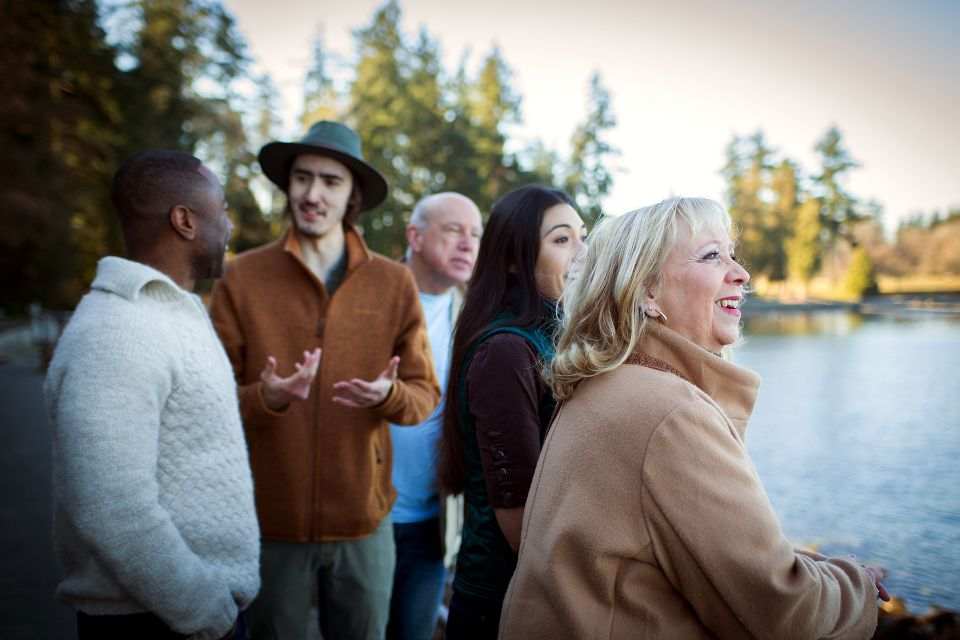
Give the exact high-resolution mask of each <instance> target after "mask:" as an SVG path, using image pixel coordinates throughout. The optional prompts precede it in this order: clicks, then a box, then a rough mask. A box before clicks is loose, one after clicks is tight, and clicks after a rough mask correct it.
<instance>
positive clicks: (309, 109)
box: [300, 33, 341, 130]
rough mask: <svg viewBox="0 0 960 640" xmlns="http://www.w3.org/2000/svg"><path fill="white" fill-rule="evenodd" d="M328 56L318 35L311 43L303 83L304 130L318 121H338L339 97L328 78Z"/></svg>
mask: <svg viewBox="0 0 960 640" xmlns="http://www.w3.org/2000/svg"><path fill="white" fill-rule="evenodd" d="M330 62H331V60H330V55H329V54H328V53H327V49H326V45H325V42H324V37H323V34H322V33H318V34H317V35H316V37H315V38H314V41H313V56H312V61H311V63H310V68H309V69H308V70H307V75H306V77H305V79H304V83H303V112H302V113H301V115H300V124H301V125H303V129H304V130H306V129H307V128H308V127H309V126H310V125H311V124H313V123H314V122H317V121H319V120H339V119H340V112H341V105H340V101H341V99H340V95H339V94H338V93H337V91H336V89H335V88H334V85H333V79H332V78H331V77H330Z"/></svg>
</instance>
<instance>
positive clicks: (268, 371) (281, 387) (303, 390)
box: [260, 349, 321, 411]
mask: <svg viewBox="0 0 960 640" xmlns="http://www.w3.org/2000/svg"><path fill="white" fill-rule="evenodd" d="M320 353H321V351H320V349H314V350H313V351H304V352H303V362H298V363H296V365H294V366H296V368H297V371H296V372H295V373H294V374H293V375H292V376H290V377H288V378H281V377H280V376H278V375H277V359H276V358H274V357H273V356H269V357H268V358H267V364H266V366H265V367H264V368H263V371H261V372H260V380H261V381H262V382H263V401H264V402H265V403H266V405H267V407H268V408H269V409H270V410H272V411H282V410H283V409H284V408H285V407H286V406H287V405H288V404H290V403H291V402H293V401H294V400H306V399H307V397H309V395H310V385H312V384H313V379H314V378H315V377H316V375H317V367H318V366H319V365H320Z"/></svg>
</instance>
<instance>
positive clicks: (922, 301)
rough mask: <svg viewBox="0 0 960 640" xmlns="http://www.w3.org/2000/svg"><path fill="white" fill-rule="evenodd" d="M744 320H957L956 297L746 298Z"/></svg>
mask: <svg viewBox="0 0 960 640" xmlns="http://www.w3.org/2000/svg"><path fill="white" fill-rule="evenodd" d="M742 311H743V315H744V316H745V317H750V316H759V315H766V314H777V313H812V312H825V311H826V312H849V313H858V314H861V315H866V316H871V315H872V316H895V317H901V318H909V317H916V316H940V317H948V318H960V295H958V294H903V293H895V294H882V295H875V296H868V297H865V298H864V299H863V300H861V301H859V302H844V301H840V300H817V299H809V300H804V301H797V302H792V301H791V302H786V301H782V300H778V299H776V298H762V297H759V296H756V297H750V298H748V299H747V300H746V302H745V303H744V305H743V309H742Z"/></svg>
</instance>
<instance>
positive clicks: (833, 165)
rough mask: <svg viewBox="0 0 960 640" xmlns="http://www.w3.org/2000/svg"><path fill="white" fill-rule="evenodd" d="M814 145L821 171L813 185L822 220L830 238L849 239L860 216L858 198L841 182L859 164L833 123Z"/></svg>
mask: <svg viewBox="0 0 960 640" xmlns="http://www.w3.org/2000/svg"><path fill="white" fill-rule="evenodd" d="M814 148H815V149H816V151H817V154H818V156H819V158H820V173H819V174H817V175H816V176H815V177H814V185H815V188H816V195H817V196H818V197H819V198H820V200H821V202H822V203H823V209H822V211H821V216H822V219H821V221H822V223H823V226H824V228H825V230H826V232H827V233H828V234H829V238H830V239H831V240H834V239H836V238H838V237H840V238H844V239H846V240H850V238H851V236H850V227H851V226H852V225H854V224H855V223H856V222H857V221H859V220H861V219H862V218H863V216H862V215H861V214H860V213H859V212H858V202H857V199H856V198H854V197H853V196H852V195H851V194H849V193H847V191H846V190H845V189H844V188H843V185H842V182H843V180H844V179H845V178H846V175H847V173H848V172H849V171H850V170H851V169H855V168H857V167H859V166H860V164H859V163H858V162H857V161H856V160H854V159H853V158H852V157H851V155H850V152H849V151H847V149H846V146H845V145H844V142H843V134H842V133H840V130H839V129H838V128H837V127H835V126H834V127H830V128H829V129H828V130H827V131H826V133H824V135H823V137H822V138H821V139H820V140H819V141H818V142H817V144H816V146H815V147H814Z"/></svg>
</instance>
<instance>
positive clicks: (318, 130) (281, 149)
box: [257, 120, 387, 211]
mask: <svg viewBox="0 0 960 640" xmlns="http://www.w3.org/2000/svg"><path fill="white" fill-rule="evenodd" d="M306 153H313V154H318V155H321V156H329V157H331V158H333V159H334V160H339V161H340V162H342V163H343V164H345V165H346V166H347V168H349V169H350V171H352V172H353V176H354V178H355V179H356V181H357V187H358V188H359V189H360V193H361V194H362V196H363V206H362V207H361V209H362V210H364V211H365V210H367V209H372V208H374V207H375V206H377V205H378V204H380V203H381V202H383V201H384V200H385V199H386V197H387V180H386V178H384V177H383V175H381V173H380V172H379V171H377V170H376V169H374V168H373V167H372V166H370V165H369V164H367V161H366V160H364V159H363V150H362V149H361V147H360V136H358V135H357V133H356V132H355V131H354V130H353V129H351V128H350V127H348V126H346V125H342V124H340V123H339V122H331V121H329V120H321V121H320V122H315V123H314V124H313V125H312V126H311V127H310V130H309V131H307V135H305V136H304V137H303V138H302V139H301V140H300V141H299V142H270V143H268V144H265V145H264V146H263V148H262V149H260V153H259V154H257V160H259V161H260V167H261V168H262V169H263V173H264V175H266V176H267V177H268V178H269V179H270V182H272V183H273V184H275V185H277V186H278V187H280V189H281V190H283V191H286V190H287V186H288V185H289V180H290V166H291V165H292V164H293V159H294V158H296V157H297V156H299V155H303V154H306Z"/></svg>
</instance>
